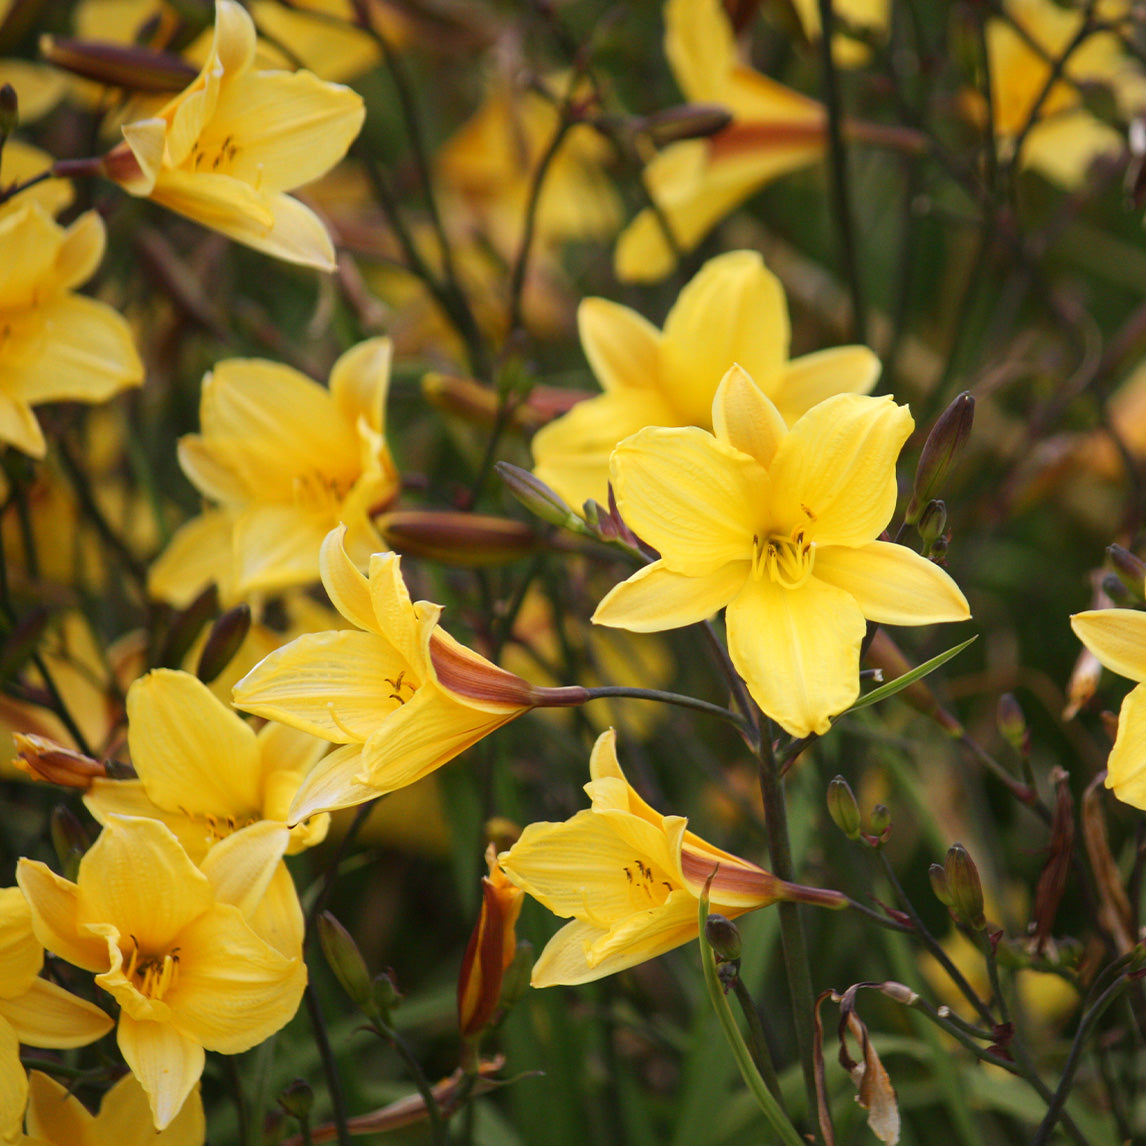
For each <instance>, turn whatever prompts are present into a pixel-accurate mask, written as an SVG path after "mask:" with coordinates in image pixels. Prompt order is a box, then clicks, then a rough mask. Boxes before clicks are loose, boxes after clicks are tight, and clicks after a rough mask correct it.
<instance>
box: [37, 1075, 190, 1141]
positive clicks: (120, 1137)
mask: <svg viewBox="0 0 1146 1146" xmlns="http://www.w3.org/2000/svg"><path fill="white" fill-rule="evenodd" d="M150 1121H151V1111H150V1108H149V1106H148V1102H147V1095H146V1094H145V1093H144V1090H143V1087H142V1086H140V1085H139V1080H138V1079H137V1078H136V1077H135V1076H134V1075H130V1074H128V1075H125V1076H124V1077H123V1078H121V1079H120V1080H119V1082H117V1083H116V1084H115V1085H114V1086H113V1087H112V1088H111V1090H109V1091H108V1092H107V1093H106V1094H105V1095H104V1096H103V1101H102V1102H101V1103H100V1108H99V1116H98V1117H97V1118H96V1121H95V1125H94V1126H93V1128H92V1131H93V1133H92V1139H91V1146H203V1142H204V1141H205V1140H206V1132H207V1128H206V1121H205V1119H204V1117H203V1100H202V1099H201V1098H200V1096H199V1087H198V1085H196V1086H193V1087H192V1088H191V1093H190V1094H189V1095H188V1096H187V1098H186V1100H185V1101H184V1103H183V1108H182V1109H181V1110H180V1111H179V1113H178V1114H177V1115H176V1116H175V1117H174V1118H173V1119H172V1120H171V1122H170V1123H168V1125H167V1128H166V1129H165V1130H162V1131H160V1132H159V1133H158V1134H156V1133H155V1132H154V1130H153V1129H152V1128H151V1126H150ZM58 1141H67V1139H58Z"/></svg>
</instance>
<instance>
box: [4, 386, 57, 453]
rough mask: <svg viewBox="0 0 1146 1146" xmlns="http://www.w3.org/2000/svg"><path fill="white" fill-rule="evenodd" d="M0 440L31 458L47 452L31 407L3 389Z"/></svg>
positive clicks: (46, 446)
mask: <svg viewBox="0 0 1146 1146" xmlns="http://www.w3.org/2000/svg"><path fill="white" fill-rule="evenodd" d="M0 442H7V443H8V444H9V445H11V446H15V447H16V449H18V450H20V451H21V452H22V453H25V454H27V455H28V456H29V457H32V458H42V457H44V456H45V454H47V452H48V443H47V442H46V441H45V440H44V435H43V433H42V431H41V430H40V423H39V422H37V421H36V415H35V414H33V413H32V407H31V406H29V405H28V403H27V402H24V401H22V400H20V399H19V398H13V397H12V396H11V395H10V394H6V393H4V391H3V390H0Z"/></svg>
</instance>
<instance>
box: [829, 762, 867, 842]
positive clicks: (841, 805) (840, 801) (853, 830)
mask: <svg viewBox="0 0 1146 1146" xmlns="http://www.w3.org/2000/svg"><path fill="white" fill-rule="evenodd" d="M828 815H830V816H831V817H832V823H833V824H835V825H836V827H837V828H839V829H840V831H841V832H843V833H844V835H845V836H847V837H848V839H849V840H858V839H859V836H860V810H859V804H857V803H856V797H855V793H854V792H853V791H852V789H851V785H850V784H848V782H847V781H846V780H845V779H844V778H843V777H842V776H836V777H835V778H834V779H833V780H832V781H831V783H830V784H829V785H828Z"/></svg>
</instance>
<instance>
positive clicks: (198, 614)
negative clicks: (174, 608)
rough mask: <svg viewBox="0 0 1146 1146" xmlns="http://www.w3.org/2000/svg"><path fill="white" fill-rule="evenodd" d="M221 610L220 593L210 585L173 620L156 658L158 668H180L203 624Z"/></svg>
mask: <svg viewBox="0 0 1146 1146" xmlns="http://www.w3.org/2000/svg"><path fill="white" fill-rule="evenodd" d="M218 611H219V594H218V591H217V590H216V589H215V586H214V585H208V586H207V588H206V589H204V590H203V592H202V593H200V594H199V596H198V597H196V598H195V600H194V601H192V602H191V604H190V605H188V606H187V607H186V608H185V609H181V610H180V611H179V612H178V613H176V614H175V616H174V617H173V618H172V620H171V627H170V628H169V629H168V630H167V636H166V639H165V640H164V642H163V646H162V648H161V649H160V650H159V655H158V657H157V658H156V662H155V667H156V668H179V667H180V665H182V664H183V661H184V660H185V659H186V657H187V654H188V652H190V650H191V646H192V645H193V644H194V643H195V639H196V638H197V637H198V636H199V633H200V632H201V631H202V629H203V626H204V625H205V624H207V622H208V621H209V620H210V619H211V618H212V617H213V616H214V615H215V614H216V613H217V612H218Z"/></svg>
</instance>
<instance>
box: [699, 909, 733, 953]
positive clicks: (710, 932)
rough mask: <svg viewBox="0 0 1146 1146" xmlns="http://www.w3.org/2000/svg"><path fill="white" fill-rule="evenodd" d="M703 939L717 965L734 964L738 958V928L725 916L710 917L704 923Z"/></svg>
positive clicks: (714, 915) (716, 914)
mask: <svg viewBox="0 0 1146 1146" xmlns="http://www.w3.org/2000/svg"><path fill="white" fill-rule="evenodd" d="M704 938H705V939H706V940H707V941H708V945H709V946H710V947H711V948H712V950H713V951H714V952H715V954H716V960H717V962H718V963H735V962H736V961H737V960H738V959H739V958H740V951H741V946H742V945H741V941H740V928H739V927H737V926H736V924H735V923H733V922H732V920H731V919H729V918H728V916H727V915H720V914H718V913H715V912H714V913H713V914H712V915H710V916H709V917H708V918H707V919H706V920H705V921H704Z"/></svg>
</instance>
